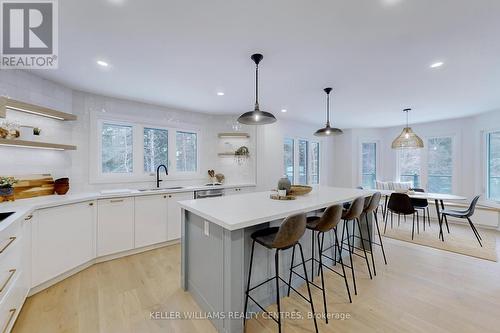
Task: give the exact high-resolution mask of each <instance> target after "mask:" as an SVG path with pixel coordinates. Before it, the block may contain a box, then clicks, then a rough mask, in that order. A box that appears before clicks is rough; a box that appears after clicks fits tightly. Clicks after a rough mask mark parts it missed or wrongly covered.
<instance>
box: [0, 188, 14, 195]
mask: <svg viewBox="0 0 500 333" xmlns="http://www.w3.org/2000/svg"><path fill="white" fill-rule="evenodd" d="M13 194H14V188H13V187H0V196H2V197H8V196H11V195H13Z"/></svg>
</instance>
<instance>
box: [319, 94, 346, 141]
mask: <svg viewBox="0 0 500 333" xmlns="http://www.w3.org/2000/svg"><path fill="white" fill-rule="evenodd" d="M323 91H324V92H325V93H326V125H325V127H323V128H320V129H319V130H317V131H316V133H314V135H316V136H330V135H340V134H343V133H344V132H342V130H341V129H340V128H335V127H330V92H331V91H332V88H325V89H323Z"/></svg>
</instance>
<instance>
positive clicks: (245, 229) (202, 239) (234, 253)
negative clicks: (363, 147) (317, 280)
mask: <svg viewBox="0 0 500 333" xmlns="http://www.w3.org/2000/svg"><path fill="white" fill-rule="evenodd" d="M270 194H271V192H255V193H249V194H241V195H234V196H227V197H219V198H209V199H203V200H188V201H181V202H180V203H179V204H180V206H181V208H182V218H183V221H182V236H181V246H182V258H181V262H182V272H181V274H182V276H181V283H182V287H183V289H184V290H186V291H189V292H190V293H191V295H192V296H193V297H194V299H195V300H196V302H197V303H198V304H199V306H200V307H201V309H202V310H203V311H205V312H206V313H207V315H206V316H207V317H208V318H210V319H211V321H212V323H213V324H214V325H215V327H216V328H217V330H218V331H219V332H231V333H233V332H243V303H244V299H245V297H244V291H245V287H246V286H245V284H246V281H247V280H246V279H247V276H248V275H247V274H248V267H249V260H250V249H251V243H252V241H251V238H250V235H251V234H252V233H253V232H254V231H256V230H259V229H261V228H266V227H268V226H278V225H279V224H280V223H281V221H282V220H283V218H285V217H287V216H290V215H293V214H297V213H308V214H315V212H317V211H318V210H320V209H322V208H326V207H328V206H330V205H334V204H342V203H344V202H349V201H352V200H353V199H355V198H357V197H359V196H369V195H370V193H369V192H367V191H363V190H358V189H346V188H335V187H318V188H315V189H314V190H313V191H312V192H311V193H309V194H307V195H305V196H300V197H297V199H296V200H290V201H277V200H271V199H270V198H269V196H270ZM309 235H310V234H309V231H307V232H306V234H305V235H304V237H303V239H302V240H301V243H302V244H303V247H304V251H305V256H306V258H309V257H310V255H311V247H310V243H311V241H310V239H311V238H310V236H309ZM308 236H309V237H308ZM328 241H329V239H327V238H325V243H327V242H328ZM325 247H326V246H325ZM281 255H282V257H281V258H280V263H281V265H280V274H281V275H282V276H288V269H289V267H290V260H291V255H289V253H288V251H282V252H281ZM308 267H310V265H308ZM308 269H309V268H308ZM273 274H274V254H273V253H272V251H268V250H267V249H265V248H263V247H260V246H257V247H256V248H255V254H254V268H253V271H252V285H255V284H257V283H258V282H261V281H264V280H266V279H267V278H268V277H270V276H272V275H273ZM308 275H309V276H311V271H309V272H308ZM302 283H303V281H302V280H300V279H298V278H295V279H293V280H292V285H294V287H298V286H300V285H301V284H302ZM273 287H274V286H273V285H272V284H266V285H264V286H262V287H260V288H258V289H256V290H255V291H253V293H252V297H254V298H255V299H256V300H258V301H259V303H260V304H262V305H264V306H267V305H270V304H273V303H274V302H275V301H274V300H275V291H274V288H273ZM280 288H282V289H280V294H281V295H285V293H284V291H285V287H284V286H281V287H280ZM257 310H258V308H257V306H256V305H255V304H253V303H252V302H250V304H249V313H252V312H257Z"/></svg>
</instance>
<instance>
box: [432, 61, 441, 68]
mask: <svg viewBox="0 0 500 333" xmlns="http://www.w3.org/2000/svg"><path fill="white" fill-rule="evenodd" d="M443 65H444V62H442V61H438V62H435V63H433V64H432V65H431V68H438V67H441V66H443Z"/></svg>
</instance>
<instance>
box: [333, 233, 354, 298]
mask: <svg viewBox="0 0 500 333" xmlns="http://www.w3.org/2000/svg"><path fill="white" fill-rule="evenodd" d="M334 230H335V247H336V248H337V249H338V250H339V253H340V245H339V239H338V237H337V228H335V229H334ZM335 260H337V257H335ZM339 263H340V266H341V267H342V275H343V276H344V282H345V288H346V289H347V295H348V296H349V303H352V299H351V291H350V290H349V283H347V274H346V273H345V267H344V261H343V260H342V256H339Z"/></svg>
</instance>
